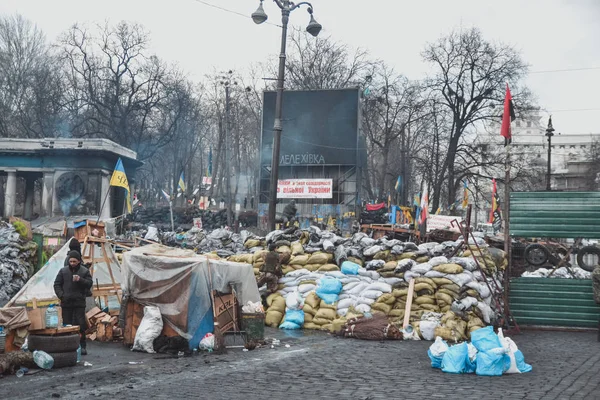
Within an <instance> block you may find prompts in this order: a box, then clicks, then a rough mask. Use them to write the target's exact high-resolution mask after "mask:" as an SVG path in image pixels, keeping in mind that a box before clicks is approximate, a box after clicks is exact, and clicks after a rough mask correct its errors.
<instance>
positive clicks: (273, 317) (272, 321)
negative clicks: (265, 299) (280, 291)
mask: <svg viewBox="0 0 600 400" xmlns="http://www.w3.org/2000/svg"><path fill="white" fill-rule="evenodd" d="M282 319H283V313H282V312H279V311H274V310H269V311H267V314H266V315H265V325H267V326H270V327H271V328H277V327H279V324H280V323H281V320H282Z"/></svg>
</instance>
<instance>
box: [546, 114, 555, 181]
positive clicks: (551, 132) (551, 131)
mask: <svg viewBox="0 0 600 400" xmlns="http://www.w3.org/2000/svg"><path fill="white" fill-rule="evenodd" d="M552 136H554V128H553V127H552V116H550V118H548V127H547V128H546V137H547V138H548V170H547V171H546V190H548V191H550V190H552V187H551V185H550V178H551V176H552V161H551V157H552Z"/></svg>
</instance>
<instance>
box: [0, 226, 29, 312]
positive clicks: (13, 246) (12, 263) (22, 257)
mask: <svg viewBox="0 0 600 400" xmlns="http://www.w3.org/2000/svg"><path fill="white" fill-rule="evenodd" d="M36 262H37V245H36V244H35V242H32V241H28V240H27V239H26V238H23V237H21V236H20V235H19V233H18V232H17V231H16V230H15V227H14V226H13V225H12V224H8V223H6V222H3V221H0V307H1V306H3V305H4V304H5V303H6V302H8V301H9V300H10V299H11V298H12V297H13V296H14V295H15V294H17V292H18V291H19V290H21V288H22V287H23V286H24V285H25V283H26V282H27V280H28V279H29V277H30V276H32V275H33V274H34V273H35V271H34V269H35V263H36Z"/></svg>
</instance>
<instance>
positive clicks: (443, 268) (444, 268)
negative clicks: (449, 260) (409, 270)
mask: <svg viewBox="0 0 600 400" xmlns="http://www.w3.org/2000/svg"><path fill="white" fill-rule="evenodd" d="M433 270H434V271H438V272H443V273H445V274H460V273H461V272H463V267H461V266H460V265H458V264H440V265H436V266H435V267H433Z"/></svg>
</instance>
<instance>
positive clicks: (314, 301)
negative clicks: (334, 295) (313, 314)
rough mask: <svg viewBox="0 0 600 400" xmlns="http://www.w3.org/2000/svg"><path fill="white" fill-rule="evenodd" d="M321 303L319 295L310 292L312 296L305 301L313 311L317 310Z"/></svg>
mask: <svg viewBox="0 0 600 400" xmlns="http://www.w3.org/2000/svg"><path fill="white" fill-rule="evenodd" d="M320 303H321V298H320V297H319V296H317V293H315V292H310V294H309V295H308V296H307V297H306V299H305V300H304V304H308V305H309V306H311V307H312V308H313V309H315V310H317V309H318V308H319V304H320Z"/></svg>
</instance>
